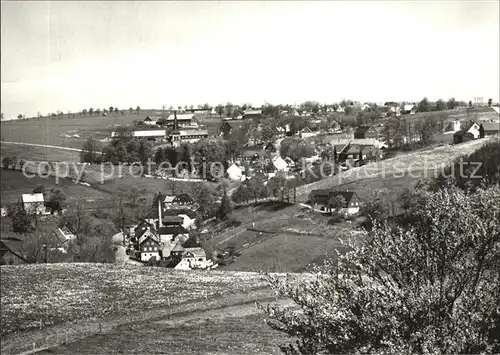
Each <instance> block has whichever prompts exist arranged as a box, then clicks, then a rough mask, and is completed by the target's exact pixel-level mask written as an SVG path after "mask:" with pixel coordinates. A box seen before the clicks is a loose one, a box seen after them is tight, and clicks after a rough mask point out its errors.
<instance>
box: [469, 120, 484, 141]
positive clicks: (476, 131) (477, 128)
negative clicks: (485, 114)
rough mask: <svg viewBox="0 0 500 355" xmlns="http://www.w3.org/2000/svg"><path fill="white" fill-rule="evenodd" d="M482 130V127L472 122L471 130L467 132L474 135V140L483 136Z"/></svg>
mask: <svg viewBox="0 0 500 355" xmlns="http://www.w3.org/2000/svg"><path fill="white" fill-rule="evenodd" d="M483 128H484V126H483ZM480 130H481V126H480V125H479V124H478V123H477V122H472V123H470V125H469V128H468V129H467V130H466V132H467V133H470V134H472V136H473V137H474V139H478V138H479V137H480V135H481V133H480Z"/></svg>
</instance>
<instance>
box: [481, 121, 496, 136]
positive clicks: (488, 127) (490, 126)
mask: <svg viewBox="0 0 500 355" xmlns="http://www.w3.org/2000/svg"><path fill="white" fill-rule="evenodd" d="M482 126H483V130H484V135H485V136H499V135H500V122H484V123H482Z"/></svg>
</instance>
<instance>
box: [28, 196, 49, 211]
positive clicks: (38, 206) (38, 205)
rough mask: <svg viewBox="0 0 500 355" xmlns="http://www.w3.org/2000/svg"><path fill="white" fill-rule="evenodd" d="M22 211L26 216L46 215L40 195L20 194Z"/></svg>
mask: <svg viewBox="0 0 500 355" xmlns="http://www.w3.org/2000/svg"><path fill="white" fill-rule="evenodd" d="M21 199H22V202H23V207H24V210H25V211H26V213H27V214H48V213H49V212H47V211H46V209H45V201H44V198H43V194H42V193H38V194H22V196H21Z"/></svg>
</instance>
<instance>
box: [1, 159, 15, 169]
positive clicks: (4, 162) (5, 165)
mask: <svg viewBox="0 0 500 355" xmlns="http://www.w3.org/2000/svg"><path fill="white" fill-rule="evenodd" d="M12 161H13V159H12V157H4V158H3V159H2V166H3V168H4V169H8V168H9V167H10V165H11V164H12Z"/></svg>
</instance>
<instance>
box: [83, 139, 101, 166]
mask: <svg viewBox="0 0 500 355" xmlns="http://www.w3.org/2000/svg"><path fill="white" fill-rule="evenodd" d="M81 160H82V162H84V163H91V164H94V163H95V162H97V153H96V141H95V140H94V139H93V138H89V139H87V140H86V141H85V143H84V144H83V147H82V150H81Z"/></svg>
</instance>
